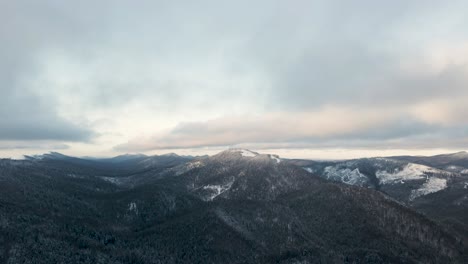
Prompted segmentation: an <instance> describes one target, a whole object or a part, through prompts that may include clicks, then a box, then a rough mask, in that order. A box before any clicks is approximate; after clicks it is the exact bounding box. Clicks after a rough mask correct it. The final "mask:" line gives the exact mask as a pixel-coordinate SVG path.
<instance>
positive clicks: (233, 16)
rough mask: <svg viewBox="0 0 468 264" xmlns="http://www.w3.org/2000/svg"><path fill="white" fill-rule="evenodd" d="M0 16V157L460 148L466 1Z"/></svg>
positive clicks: (133, 6)
mask: <svg viewBox="0 0 468 264" xmlns="http://www.w3.org/2000/svg"><path fill="white" fill-rule="evenodd" d="M0 17H1V21H2V23H0V95H1V96H0V155H1V156H10V155H15V153H18V152H22V153H25V152H26V153H27V152H35V151H37V152H44V151H45V150H53V149H58V150H60V151H62V150H63V151H65V152H66V153H69V154H72V155H114V154H118V153H125V152H145V153H158V152H165V151H168V150H172V149H179V150H181V151H182V150H189V151H191V152H193V153H200V154H202V153H204V152H206V150H207V148H208V149H210V148H225V147H232V146H242V147H249V148H253V149H268V150H275V149H277V150H281V149H282V150H284V151H285V153H291V151H292V150H297V151H301V150H302V151H303V150H304V149H307V150H314V151H324V153H325V152H326V153H328V152H327V150H329V149H345V150H349V151H353V150H354V151H359V150H362V149H366V150H374V151H379V150H388V149H398V150H409V151H414V152H415V153H416V152H417V153H419V152H418V151H421V150H426V149H427V150H430V149H448V150H464V149H468V31H467V30H466V28H468V2H467V1H456V0H454V1H449V2H447V1H370V0H366V1H190V2H188V1H185V2H182V1H119V0H117V1H116V0H113V1H110V0H109V1H87V0H84V1H74V2H69V1H67V2H64V1H58V0H56V1H52V0H45V1H21V0H18V1H0ZM280 152H281V151H280ZM297 153H299V152H297ZM304 153H305V152H304ZM377 153H378V152H377ZM327 155H328V156H327V157H333V154H330V153H328V154H327Z"/></svg>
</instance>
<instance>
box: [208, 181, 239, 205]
mask: <svg viewBox="0 0 468 264" xmlns="http://www.w3.org/2000/svg"><path fill="white" fill-rule="evenodd" d="M233 183H234V180H232V181H230V182H228V183H227V184H224V185H206V186H203V189H204V190H210V191H212V194H211V195H210V197H208V198H207V199H206V200H207V201H213V199H214V198H216V197H217V196H219V195H220V194H222V193H224V192H225V191H227V190H229V189H231V186H232V184H233Z"/></svg>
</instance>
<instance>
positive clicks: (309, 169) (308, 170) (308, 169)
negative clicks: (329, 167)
mask: <svg viewBox="0 0 468 264" xmlns="http://www.w3.org/2000/svg"><path fill="white" fill-rule="evenodd" d="M303 169H304V170H306V171H307V172H309V173H314V172H315V170H314V169H312V168H309V167H303Z"/></svg>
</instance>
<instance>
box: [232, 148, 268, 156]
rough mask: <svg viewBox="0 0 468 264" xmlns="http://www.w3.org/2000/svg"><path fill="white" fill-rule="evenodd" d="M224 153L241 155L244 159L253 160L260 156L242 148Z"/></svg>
mask: <svg viewBox="0 0 468 264" xmlns="http://www.w3.org/2000/svg"><path fill="white" fill-rule="evenodd" d="M224 153H235V154H240V155H241V156H242V157H247V158H252V157H255V156H258V155H259V154H258V153H257V152H254V151H251V150H248V149H240V148H232V149H228V150H226V151H224Z"/></svg>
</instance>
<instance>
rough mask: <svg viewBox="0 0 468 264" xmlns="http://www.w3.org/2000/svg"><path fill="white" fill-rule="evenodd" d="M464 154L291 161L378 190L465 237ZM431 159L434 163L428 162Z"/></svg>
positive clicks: (467, 234)
mask: <svg viewBox="0 0 468 264" xmlns="http://www.w3.org/2000/svg"><path fill="white" fill-rule="evenodd" d="M466 157H468V155H466V153H464V152H462V153H455V154H447V155H437V156H433V157H410V156H405V157H390V158H365V159H357V160H345V161H328V162H320V161H306V160H292V161H291V162H292V163H293V164H297V165H300V166H302V168H303V169H304V170H306V171H308V172H310V173H313V174H315V175H318V176H320V177H322V178H325V179H328V180H332V181H337V182H343V183H346V184H349V185H356V186H361V187H367V188H371V189H375V190H378V191H380V192H382V193H384V194H386V195H388V196H390V197H392V198H394V199H396V200H398V201H399V202H401V203H403V204H405V205H407V206H410V207H412V208H413V209H415V210H417V211H418V212H420V213H424V214H425V215H427V216H429V217H430V218H431V219H433V220H436V221H438V222H440V223H443V224H444V225H446V226H448V227H449V228H451V229H453V230H454V231H456V232H458V233H461V234H463V235H464V236H465V237H468V224H467V223H468V214H467V212H468V189H467V187H468V174H465V173H464V170H465V168H464V167H460V165H462V164H463V163H462V162H463V160H464V159H465V158H466ZM415 162H420V163H415ZM432 162H433V163H434V166H429V165H431V164H432ZM455 164H457V165H455ZM455 166H457V168H458V169H457V170H454V168H455Z"/></svg>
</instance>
